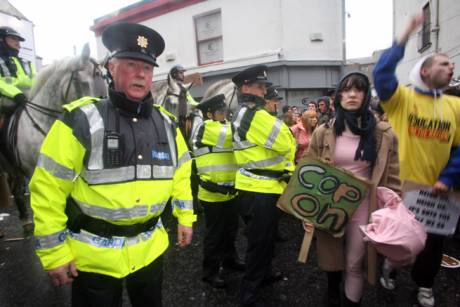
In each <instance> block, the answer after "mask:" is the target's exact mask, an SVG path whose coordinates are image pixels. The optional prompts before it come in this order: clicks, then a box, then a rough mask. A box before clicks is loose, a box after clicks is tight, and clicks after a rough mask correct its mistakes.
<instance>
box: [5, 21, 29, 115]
mask: <svg viewBox="0 0 460 307" xmlns="http://www.w3.org/2000/svg"><path fill="white" fill-rule="evenodd" d="M23 41H25V39H24V37H22V36H21V35H20V34H19V33H18V32H17V31H16V30H14V29H13V28H10V27H0V75H1V77H0V96H1V97H2V100H1V104H0V113H3V114H11V113H12V112H13V111H14V110H15V108H16V107H17V105H21V104H25V103H26V102H27V94H28V90H29V89H30V88H31V87H32V82H33V78H34V77H35V75H36V71H35V66H34V65H33V64H32V62H30V61H27V60H25V59H22V58H20V57H19V50H20V49H21V42H23ZM3 98H6V99H3Z"/></svg>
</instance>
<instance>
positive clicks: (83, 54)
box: [81, 43, 91, 60]
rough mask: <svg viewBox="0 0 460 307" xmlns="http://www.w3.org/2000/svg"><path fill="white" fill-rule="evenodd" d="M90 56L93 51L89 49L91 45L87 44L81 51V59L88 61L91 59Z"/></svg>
mask: <svg viewBox="0 0 460 307" xmlns="http://www.w3.org/2000/svg"><path fill="white" fill-rule="evenodd" d="M90 54H91V49H90V48H89V43H86V44H85V45H84V46H83V49H82V51H81V57H82V59H84V60H86V59H89V55H90Z"/></svg>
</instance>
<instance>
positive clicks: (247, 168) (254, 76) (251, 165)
mask: <svg viewBox="0 0 460 307" xmlns="http://www.w3.org/2000/svg"><path fill="white" fill-rule="evenodd" d="M232 81H233V82H234V83H235V85H236V86H237V87H238V90H239V96H238V103H239V105H240V109H239V110H238V111H237V112H236V114H235V115H234V116H233V123H232V124H233V141H234V155H235V159H236V163H237V164H238V165H239V167H240V169H239V170H238V171H237V172H236V177H235V187H236V189H237V190H238V197H237V200H236V202H237V203H238V205H239V209H240V215H241V217H242V219H243V220H244V222H245V223H246V227H247V238H248V247H247V250H246V271H245V275H244V277H243V281H242V283H241V291H240V301H241V304H242V306H256V305H257V304H261V303H260V302H259V292H260V288H261V286H262V285H263V284H264V283H269V282H274V281H276V280H279V279H281V278H282V275H281V274H280V273H277V274H274V273H273V272H271V262H272V258H273V252H274V247H275V238H276V232H277V225H278V218H279V214H280V210H279V209H278V208H277V207H276V203H277V201H278V198H279V196H280V194H281V193H282V192H283V190H284V188H285V187H286V185H287V183H286V180H285V179H286V178H287V176H289V174H290V172H292V171H293V170H294V155H295V146H296V145H295V140H294V137H293V136H292V133H291V131H290V130H289V128H288V127H287V126H286V125H285V124H284V123H283V122H282V121H281V120H280V119H277V118H276V117H275V116H272V115H271V114H270V113H269V112H267V110H266V109H265V105H266V101H265V99H264V96H265V95H266V93H267V84H270V83H269V82H268V81H267V66H265V65H256V66H252V67H249V68H247V69H245V70H243V71H242V72H240V73H238V74H237V75H236V76H234V77H233V79H232ZM270 85H271V84H270ZM257 306H258V305H257Z"/></svg>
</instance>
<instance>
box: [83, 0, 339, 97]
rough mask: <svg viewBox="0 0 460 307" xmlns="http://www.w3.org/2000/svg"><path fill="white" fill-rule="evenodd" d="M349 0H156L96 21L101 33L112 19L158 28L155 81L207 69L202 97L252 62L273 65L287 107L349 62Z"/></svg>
mask: <svg viewBox="0 0 460 307" xmlns="http://www.w3.org/2000/svg"><path fill="white" fill-rule="evenodd" d="M344 5H345V4H344V0H289V1H286V0H250V1H248V0H210V1H203V0H182V1H177V0H154V1H141V2H138V3H136V4H134V5H131V6H128V7H126V8H124V9H122V10H120V11H118V12H116V13H113V14H109V15H106V16H103V17H101V18H98V19H97V20H95V23H94V26H93V27H92V30H93V31H94V32H95V34H96V40H97V45H98V56H99V57H102V56H104V54H106V52H107V51H106V50H105V48H104V47H103V46H102V42H101V37H100V35H101V33H102V31H103V29H104V28H105V27H106V26H107V25H109V24H110V23H113V22H118V21H128V22H138V23H141V24H144V25H146V26H149V27H151V28H153V29H155V30H157V31H158V32H159V33H160V34H161V35H162V36H163V37H164V39H165V42H166V49H165V51H164V53H163V54H162V55H161V56H160V57H159V62H158V63H159V66H160V67H159V68H157V69H156V71H155V80H164V79H165V78H166V76H167V73H168V71H169V69H170V68H171V67H172V66H174V65H176V64H181V65H182V66H184V67H185V68H186V69H187V74H191V73H201V74H202V76H203V82H204V84H203V86H200V87H194V88H192V94H193V95H194V96H195V97H202V96H203V94H204V92H205V90H206V89H207V88H208V87H209V85H211V84H212V83H214V82H216V81H219V80H222V79H225V78H231V77H232V76H233V75H234V74H235V73H237V72H238V71H240V70H242V69H244V68H246V67H248V66H250V65H254V64H266V65H267V66H268V67H269V79H270V80H271V81H272V82H273V83H274V84H275V85H279V86H280V87H281V88H280V89H281V93H282V95H283V96H284V97H285V99H286V100H287V101H288V103H289V105H300V104H301V100H302V98H305V97H310V98H315V97H318V96H321V95H324V94H325V92H326V91H327V89H329V88H333V87H335V85H336V84H337V82H338V80H339V78H340V74H341V72H342V67H343V64H344V58H345V50H344V32H345V28H344V19H343V18H344V13H343V12H344Z"/></svg>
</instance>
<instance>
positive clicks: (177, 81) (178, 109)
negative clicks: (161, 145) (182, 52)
mask: <svg viewBox="0 0 460 307" xmlns="http://www.w3.org/2000/svg"><path fill="white" fill-rule="evenodd" d="M185 72H186V70H185V68H184V67H183V66H182V65H175V66H173V67H172V68H171V69H170V70H169V74H168V86H169V88H168V92H167V94H166V97H165V101H164V107H165V109H166V110H168V111H169V112H171V113H172V114H174V115H175V116H177V118H178V122H179V128H180V129H181V131H182V133H183V135H184V136H185V137H187V128H186V122H187V119H188V116H189V115H190V113H191V111H192V107H195V106H196V105H198V102H196V101H195V99H193V96H192V95H191V94H190V91H189V88H188V87H186V85H185V83H184V82H185V75H184V73H185ZM175 93H176V94H175Z"/></svg>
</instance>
